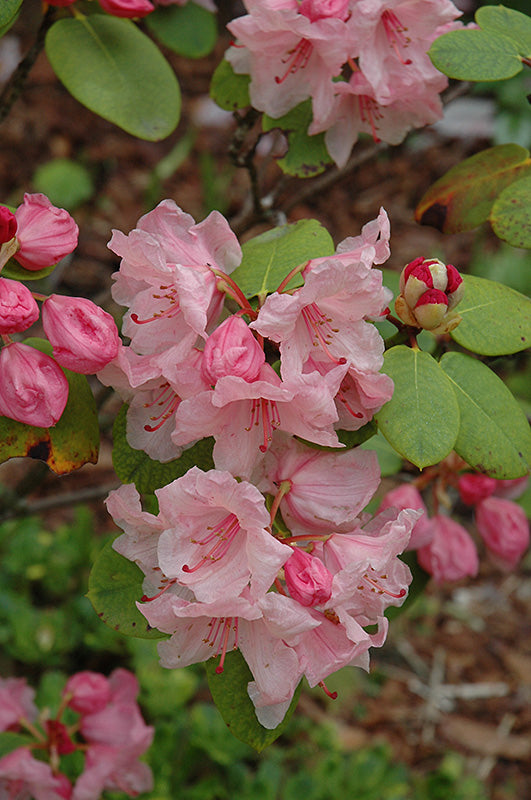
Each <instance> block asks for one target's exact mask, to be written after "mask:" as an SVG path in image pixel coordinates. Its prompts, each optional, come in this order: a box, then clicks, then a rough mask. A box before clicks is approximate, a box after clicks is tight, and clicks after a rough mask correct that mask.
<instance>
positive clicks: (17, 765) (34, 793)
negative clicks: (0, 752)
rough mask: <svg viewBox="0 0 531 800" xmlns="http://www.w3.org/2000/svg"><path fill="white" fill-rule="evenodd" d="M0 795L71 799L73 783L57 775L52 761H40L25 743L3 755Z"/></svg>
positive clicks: (45, 799)
mask: <svg viewBox="0 0 531 800" xmlns="http://www.w3.org/2000/svg"><path fill="white" fill-rule="evenodd" d="M0 797H5V798H6V800H7V798H9V800H11V798H13V799H14V800H15V798H17V799H18V798H28V800H30V798H31V800H69V798H70V797H72V786H71V784H70V781H69V780H68V779H67V777H66V776H65V775H62V774H61V773H59V774H57V775H54V773H53V772H52V769H51V767H50V765H49V764H45V763H44V762H43V761H38V760H37V759H36V758H34V757H33V756H32V755H31V753H30V751H29V750H28V749H27V748H26V747H19V748H18V749H17V750H13V751H12V752H11V753H8V755H6V756H4V757H3V758H0Z"/></svg>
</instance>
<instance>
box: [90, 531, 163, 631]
mask: <svg viewBox="0 0 531 800" xmlns="http://www.w3.org/2000/svg"><path fill="white" fill-rule="evenodd" d="M112 544H113V543H112V542H107V544H106V545H105V546H104V547H103V549H102V550H101V551H100V553H99V555H98V557H97V558H96V561H95V562H94V565H93V567H92V569H91V571H90V575H89V581H88V588H89V590H88V592H87V597H88V599H89V600H90V602H91V603H92V605H93V606H94V611H95V612H96V614H97V615H98V617H100V619H101V620H102V621H103V622H104V623H105V624H106V625H108V626H109V627H110V628H112V629H113V630H115V631H119V632H120V633H122V634H123V635H124V636H134V637H136V638H138V639H162V638H167V637H166V634H164V633H161V632H160V631H158V630H156V629H155V628H152V627H151V626H150V625H148V622H147V620H146V618H145V617H144V616H143V615H142V614H141V613H140V611H139V610H138V608H137V607H136V605H135V603H136V602H137V600H140V598H141V597H142V595H143V591H142V582H143V580H144V575H143V574H142V571H141V570H140V568H139V567H137V565H136V564H134V563H133V562H132V561H129V559H127V558H124V556H122V555H120V553H117V552H116V550H113V547H112Z"/></svg>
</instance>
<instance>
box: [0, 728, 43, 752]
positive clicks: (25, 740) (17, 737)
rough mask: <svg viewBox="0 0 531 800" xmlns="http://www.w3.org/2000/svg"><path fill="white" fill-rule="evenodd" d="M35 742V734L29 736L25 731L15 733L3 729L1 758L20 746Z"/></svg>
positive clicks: (0, 744)
mask: <svg viewBox="0 0 531 800" xmlns="http://www.w3.org/2000/svg"><path fill="white" fill-rule="evenodd" d="M33 744H35V739H34V738H33V736H27V735H26V734H24V733H14V732H12V731H2V733H0V758H3V757H4V756H7V754H8V753H12V752H13V750H17V749H18V748H19V747H31V745H33Z"/></svg>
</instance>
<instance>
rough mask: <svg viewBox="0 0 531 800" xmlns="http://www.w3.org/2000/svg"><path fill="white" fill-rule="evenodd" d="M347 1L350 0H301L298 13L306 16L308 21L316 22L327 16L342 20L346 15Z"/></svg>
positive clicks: (347, 10)
mask: <svg viewBox="0 0 531 800" xmlns="http://www.w3.org/2000/svg"><path fill="white" fill-rule="evenodd" d="M349 3H350V0H302V2H301V4H300V6H299V13H300V14H304V16H305V17H308V19H309V20H310V22H317V20H319V19H325V18H327V17H335V18H336V19H341V20H343V21H344V20H346V18H347V17H348V12H349V9H348V7H349Z"/></svg>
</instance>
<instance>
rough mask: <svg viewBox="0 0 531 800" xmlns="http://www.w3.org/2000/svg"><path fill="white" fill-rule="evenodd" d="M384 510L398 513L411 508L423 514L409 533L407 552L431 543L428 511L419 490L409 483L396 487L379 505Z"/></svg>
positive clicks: (431, 536)
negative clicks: (394, 509) (390, 509)
mask: <svg viewBox="0 0 531 800" xmlns="http://www.w3.org/2000/svg"><path fill="white" fill-rule="evenodd" d="M386 508H397V509H398V510H399V511H400V510H402V509H405V508H413V509H416V510H419V511H422V512H423V514H422V516H420V517H419V519H418V520H417V522H416V523H415V525H414V527H413V530H412V531H411V538H410V540H409V545H408V547H407V548H406V549H407V550H417V549H418V548H419V547H424V545H426V544H428V543H429V542H431V540H432V538H433V533H434V531H433V526H432V524H431V522H430V520H429V518H428V509H427V508H426V506H425V505H424V500H423V499H422V495H421V494H420V492H419V490H418V489H416V488H415V487H414V486H413V485H412V484H411V483H404V484H402V486H397V488H396V489H391V491H390V492H387V494H386V495H385V497H384V499H383V500H382V503H381V505H380V510H381V511H384V510H385V509H386Z"/></svg>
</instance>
